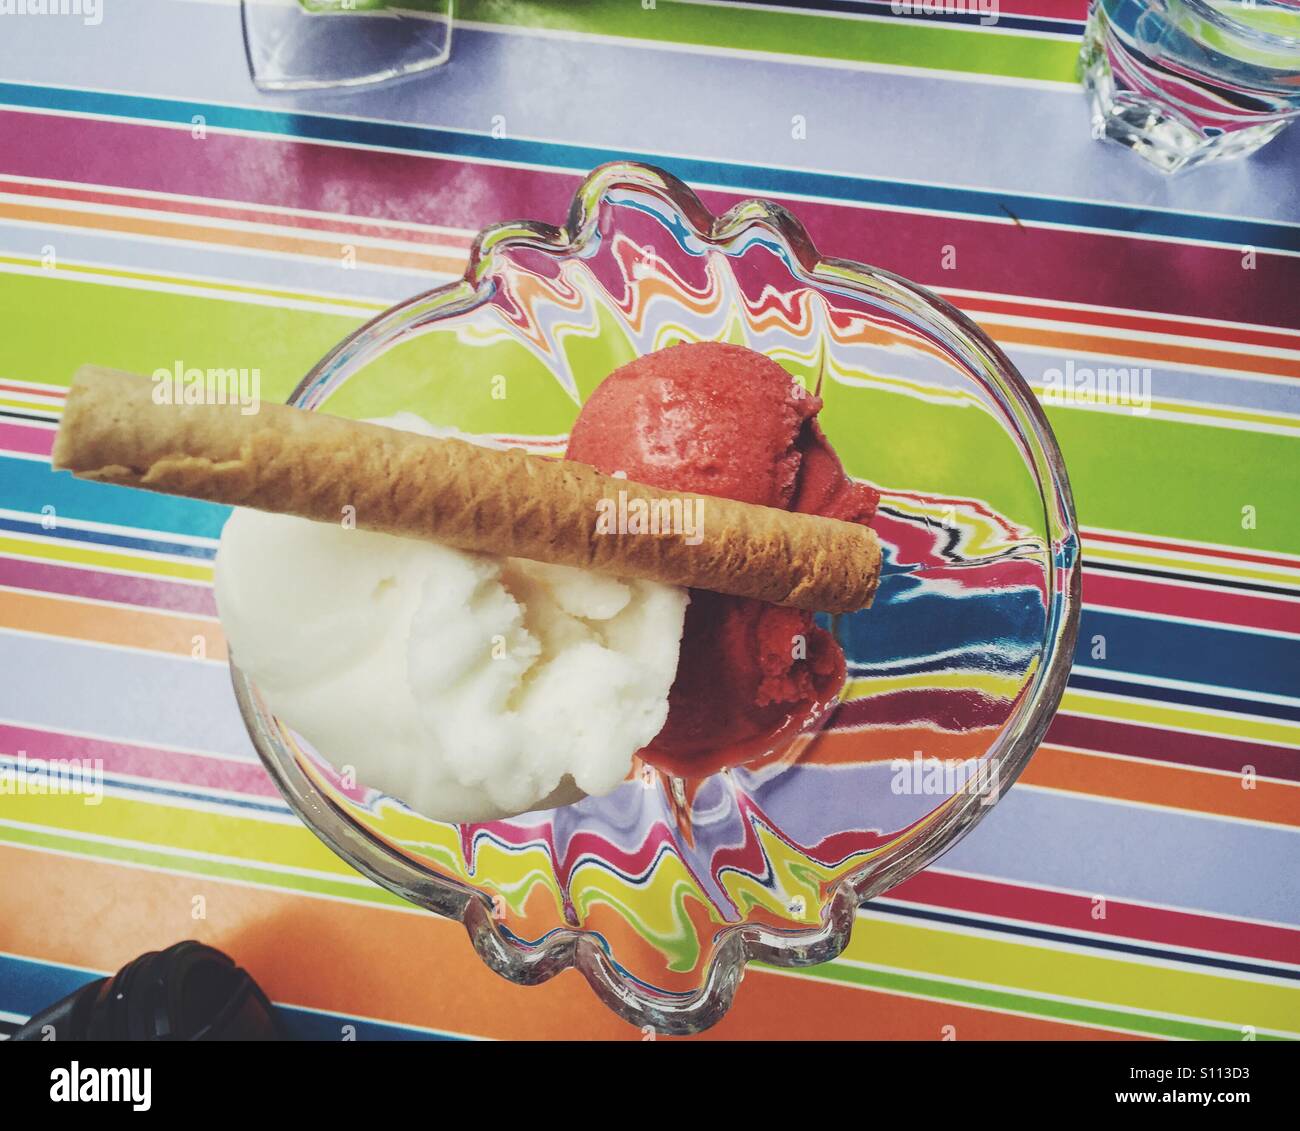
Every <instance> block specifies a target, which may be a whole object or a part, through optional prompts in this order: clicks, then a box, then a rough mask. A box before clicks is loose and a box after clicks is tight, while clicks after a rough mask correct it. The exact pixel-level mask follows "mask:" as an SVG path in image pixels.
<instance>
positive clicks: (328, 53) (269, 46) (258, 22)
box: [243, 0, 455, 90]
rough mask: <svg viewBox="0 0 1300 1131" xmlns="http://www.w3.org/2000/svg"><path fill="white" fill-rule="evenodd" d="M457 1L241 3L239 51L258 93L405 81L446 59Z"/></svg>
mask: <svg viewBox="0 0 1300 1131" xmlns="http://www.w3.org/2000/svg"><path fill="white" fill-rule="evenodd" d="M454 2H455V0H398V2H395V3H390V2H389V0H243V12H244V45H245V47H246V49H247V51H248V66H249V69H250V71H251V72H252V75H253V82H254V83H256V84H257V86H258V88H259V89H261V90H319V89H324V88H329V87H346V86H360V85H363V84H366V83H376V82H383V81H385V80H387V79H396V78H403V77H405V76H407V75H413V74H418V73H419V72H421V71H427V70H429V69H430V68H432V67H437V66H440V65H441V64H443V63H445V62H446V61H447V60H448V59H449V58H450V57H451V24H452V9H453V7H454Z"/></svg>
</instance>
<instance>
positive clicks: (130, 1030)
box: [9, 940, 285, 1041]
mask: <svg viewBox="0 0 1300 1131" xmlns="http://www.w3.org/2000/svg"><path fill="white" fill-rule="evenodd" d="M51 1027H52V1028H53V1034H51V1033H50V1031H49V1030H50V1028H51ZM51 1036H52V1038H53V1039H54V1040H56V1041H278V1040H283V1039H284V1038H285V1034H284V1032H283V1030H282V1029H281V1026H280V1022H279V1019H278V1018H277V1017H276V1013H275V1007H274V1006H273V1005H272V1004H271V1003H270V1002H269V1001H268V1000H267V997H266V994H264V993H263V992H262V989H261V987H260V986H258V984H257V983H256V982H254V981H253V979H252V978H251V977H249V975H248V972H247V971H245V970H243V969H241V968H240V967H238V966H236V965H235V963H234V960H233V959H231V958H230V957H229V956H228V955H225V954H222V953H221V951H219V950H214V949H213V948H212V947H210V946H205V945H204V944H203V943H199V942H194V941H193V940H190V941H187V942H182V943H177V944H176V945H175V946H171V947H168V948H167V949H166V950H161V951H158V950H153V951H150V952H149V953H148V954H142V955H141V956H140V957H139V958H137V959H136V960H135V961H134V962H128V963H127V964H126V965H125V966H123V967H122V969H121V970H119V971H118V972H117V973H116V974H114V975H113V976H112V977H111V978H100V979H99V980H98V981H94V982H91V983H89V984H88V985H85V986H82V987H81V989H79V990H77V991H76V992H74V993H71V994H69V995H68V996H67V997H65V998H64V999H63V1000H62V1001H58V1002H55V1003H54V1004H53V1005H51V1006H50V1007H49V1008H48V1009H45V1010H42V1011H41V1012H40V1013H38V1014H37V1015H36V1016H35V1017H33V1018H32V1019H31V1020H30V1021H28V1022H27V1024H25V1025H23V1026H22V1028H20V1029H19V1030H18V1031H17V1032H15V1033H13V1034H12V1035H11V1036H10V1038H9V1039H10V1040H11V1041H43V1040H49V1039H51Z"/></svg>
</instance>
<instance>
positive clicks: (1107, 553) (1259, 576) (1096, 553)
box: [1083, 535, 1300, 586]
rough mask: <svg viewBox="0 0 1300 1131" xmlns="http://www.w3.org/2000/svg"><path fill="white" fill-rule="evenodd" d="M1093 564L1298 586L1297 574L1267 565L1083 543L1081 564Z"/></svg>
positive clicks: (1296, 572)
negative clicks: (1156, 568) (1121, 564)
mask: <svg viewBox="0 0 1300 1131" xmlns="http://www.w3.org/2000/svg"><path fill="white" fill-rule="evenodd" d="M1090 560H1093V561H1119V562H1131V563H1133V564H1135V565H1146V566H1162V567H1164V568H1165V569H1171V570H1179V571H1181V572H1189V571H1190V572H1193V573H1215V574H1222V575H1223V576H1224V577H1243V578H1248V579H1250V580H1252V581H1267V582H1272V583H1273V584H1275V585H1291V586H1294V585H1300V571H1296V570H1286V569H1277V568H1269V567H1267V566H1242V565H1230V564H1229V563H1227V562H1219V561H1212V562H1211V561H1206V560H1205V559H1204V558H1169V557H1161V556H1159V555H1157V554H1144V553H1141V552H1133V551H1129V550H1113V549H1111V548H1110V547H1108V546H1099V545H1096V544H1094V543H1091V542H1089V541H1088V539H1087V536H1086V535H1085V536H1084V540H1083V561H1084V565H1085V566H1086V565H1087V564H1088V562H1089V561H1090Z"/></svg>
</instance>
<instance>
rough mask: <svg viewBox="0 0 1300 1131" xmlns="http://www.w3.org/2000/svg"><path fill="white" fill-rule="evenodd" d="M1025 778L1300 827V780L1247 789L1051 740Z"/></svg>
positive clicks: (1228, 779)
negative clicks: (1057, 744)
mask: <svg viewBox="0 0 1300 1131" xmlns="http://www.w3.org/2000/svg"><path fill="white" fill-rule="evenodd" d="M1020 780H1021V781H1022V782H1026V783H1027V784H1029V785H1041V786H1046V787H1048V788H1050V789H1064V790H1069V791H1071V792H1072V793H1086V794H1090V795H1092V796H1096V797H1110V798H1115V799H1118V800H1122V801H1140V802H1144V803H1146V804H1148V805H1167V806H1170V807H1171V808H1175V809H1193V810H1195V811H1196V812H1198V813H1213V814H1215V815H1216V816H1222V817H1241V818H1244V819H1247V820H1253V821H1270V822H1272V823H1274V824H1279V825H1289V826H1291V827H1293V828H1300V785H1296V784H1293V783H1290V782H1278V781H1256V782H1254V783H1253V784H1254V788H1253V789H1243V788H1242V782H1241V779H1240V778H1238V777H1236V776H1228V775H1225V774H1215V773H1210V772H1208V771H1206V770H1198V769H1193V768H1191V767H1188V766H1170V765H1163V764H1160V763H1154V762H1137V761H1133V760H1132V759H1129V758H1108V757H1104V756H1101V755H1097V754H1089V753H1085V752H1082V751H1078V750H1065V749H1063V748H1062V747H1060V746H1048V745H1045V746H1040V747H1039V748H1038V753H1037V754H1035V755H1034V757H1033V760H1032V761H1031V762H1030V763H1029V766H1028V768H1027V769H1026V770H1025V772H1024V773H1023V774H1022V775H1021V778H1020Z"/></svg>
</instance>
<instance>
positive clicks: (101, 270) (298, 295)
mask: <svg viewBox="0 0 1300 1131" xmlns="http://www.w3.org/2000/svg"><path fill="white" fill-rule="evenodd" d="M0 264H7V265H10V266H14V267H40V266H41V263H40V260H38V259H27V258H23V257H22V256H12V255H0ZM50 274H52V275H85V276H88V277H99V278H109V279H132V280H135V281H136V282H142V283H153V284H155V285H163V286H165V287H168V288H186V287H189V288H195V287H197V288H202V289H203V290H206V291H223V292H226V293H229V294H236V295H256V296H258V297H259V298H273V299H279V300H280V301H282V302H310V303H315V304H318V305H319V304H327V305H334V306H339V307H343V308H344V309H346V310H351V309H354V308H359V309H362V310H373V311H375V312H376V313H379V312H380V311H384V310H387V309H388V306H389V304H387V303H383V302H373V301H369V300H366V299H361V298H350V297H349V298H340V297H339V296H338V295H324V294H311V293H309V292H304V291H281V290H275V289H272V288H270V287H246V286H240V285H239V284H238V283H227V282H222V281H220V280H217V279H199V278H192V277H172V276H170V275H154V274H150V273H147V272H141V271H126V270H123V269H122V268H118V267H92V266H88V265H84V264H79V263H61V264H60V265H59V267H58V270H57V271H51V272H50Z"/></svg>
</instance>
